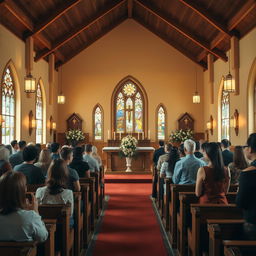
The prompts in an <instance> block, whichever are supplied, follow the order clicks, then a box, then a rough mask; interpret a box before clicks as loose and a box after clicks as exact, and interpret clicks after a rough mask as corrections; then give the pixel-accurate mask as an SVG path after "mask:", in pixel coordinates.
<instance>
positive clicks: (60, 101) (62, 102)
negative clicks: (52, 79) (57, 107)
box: [58, 93, 66, 104]
mask: <svg viewBox="0 0 256 256" xmlns="http://www.w3.org/2000/svg"><path fill="white" fill-rule="evenodd" d="M65 101H66V98H65V96H64V95H63V94H62V93H61V94H60V95H58V104H65Z"/></svg>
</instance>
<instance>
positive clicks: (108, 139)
mask: <svg viewBox="0 0 256 256" xmlns="http://www.w3.org/2000/svg"><path fill="white" fill-rule="evenodd" d="M109 139H110V131H109V130H108V140H109Z"/></svg>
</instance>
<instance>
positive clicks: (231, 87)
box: [223, 72, 235, 92]
mask: <svg viewBox="0 0 256 256" xmlns="http://www.w3.org/2000/svg"><path fill="white" fill-rule="evenodd" d="M223 88H224V91H226V92H234V91H235V83H234V80H233V77H232V75H231V74H230V72H229V73H228V74H227V75H226V76H225V77H224V85H223Z"/></svg>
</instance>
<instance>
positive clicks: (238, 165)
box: [228, 146, 248, 184]
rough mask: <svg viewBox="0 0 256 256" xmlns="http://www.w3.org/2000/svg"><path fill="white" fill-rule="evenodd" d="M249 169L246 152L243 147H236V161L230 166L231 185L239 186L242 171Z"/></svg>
mask: <svg viewBox="0 0 256 256" xmlns="http://www.w3.org/2000/svg"><path fill="white" fill-rule="evenodd" d="M247 167H248V163H247V161H246V159H245V156H244V151H243V147H242V146H235V149H234V161H233V162H232V163H230V164H229V165H228V169H229V171H230V176H231V181H230V183H231V184H237V183H238V180H239V176H240V173H241V172H242V170H244V169H246V168H247Z"/></svg>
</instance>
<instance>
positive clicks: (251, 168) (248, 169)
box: [242, 166, 256, 172]
mask: <svg viewBox="0 0 256 256" xmlns="http://www.w3.org/2000/svg"><path fill="white" fill-rule="evenodd" d="M254 170H256V167H255V166H249V167H248V168H246V169H244V170H243V171H242V172H249V171H254Z"/></svg>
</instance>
